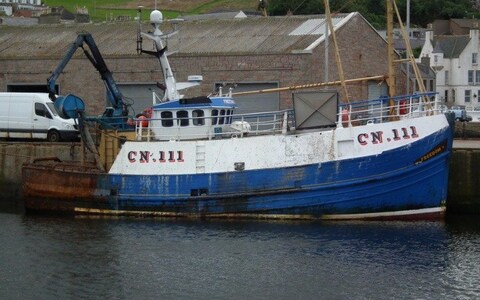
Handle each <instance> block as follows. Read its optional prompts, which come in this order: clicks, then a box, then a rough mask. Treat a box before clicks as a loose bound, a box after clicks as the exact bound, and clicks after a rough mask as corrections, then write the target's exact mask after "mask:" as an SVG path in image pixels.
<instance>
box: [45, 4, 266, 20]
mask: <svg viewBox="0 0 480 300" xmlns="http://www.w3.org/2000/svg"><path fill="white" fill-rule="evenodd" d="M43 2H44V3H45V4H46V5H48V6H64V7H65V8H66V9H68V10H69V11H71V12H75V10H76V8H77V7H87V8H88V11H89V14H90V17H91V18H92V20H93V21H104V20H106V19H111V18H116V17H118V16H130V17H135V16H136V15H137V9H138V6H139V5H141V6H143V7H144V8H143V9H144V11H150V10H152V9H154V8H155V0H142V1H139V0H93V1H92V0H44V1H43ZM156 2H157V9H159V10H161V11H162V12H163V14H164V16H165V17H166V18H175V17H178V16H181V15H189V14H200V13H209V12H214V11H223V10H244V11H255V10H256V8H257V5H258V0H181V1H174V0H157V1H156Z"/></svg>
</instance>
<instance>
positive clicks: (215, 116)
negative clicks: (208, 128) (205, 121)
mask: <svg viewBox="0 0 480 300" xmlns="http://www.w3.org/2000/svg"><path fill="white" fill-rule="evenodd" d="M217 121H218V109H214V110H212V125H217Z"/></svg>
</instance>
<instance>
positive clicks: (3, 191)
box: [0, 141, 81, 201]
mask: <svg viewBox="0 0 480 300" xmlns="http://www.w3.org/2000/svg"><path fill="white" fill-rule="evenodd" d="M80 150H81V144H80V143H47V142H33V143H32V142H3V141H2V142H0V201H2V200H12V199H21V198H22V194H21V189H22V185H21V179H22V164H23V163H26V162H29V161H30V160H33V159H35V158H42V157H58V158H59V159H61V160H67V161H71V160H76V161H80V159H81V157H80V153H81V151H80Z"/></svg>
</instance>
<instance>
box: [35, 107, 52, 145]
mask: <svg viewBox="0 0 480 300" xmlns="http://www.w3.org/2000/svg"><path fill="white" fill-rule="evenodd" d="M52 120H53V117H52V114H51V113H50V111H49V110H48V109H47V107H46V106H45V104H44V103H41V102H36V101H35V104H34V112H33V138H36V139H46V138H47V133H48V129H49V128H50V123H51V122H52Z"/></svg>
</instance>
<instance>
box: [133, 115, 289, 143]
mask: <svg viewBox="0 0 480 300" xmlns="http://www.w3.org/2000/svg"><path fill="white" fill-rule="evenodd" d="M219 119H222V117H221V116H214V117H195V118H168V119H167V118H164V119H154V118H152V119H146V118H141V119H140V118H137V119H134V123H135V133H136V140H138V141H145V140H146V141H150V140H192V139H216V138H243V137H246V136H254V135H267V134H286V133H287V131H288V130H289V129H290V128H293V127H295V123H294V117H293V110H291V109H290V110H283V111H275V112H263V113H249V114H240V115H232V116H223V120H224V121H225V124H212V121H213V120H219ZM186 120H188V122H186ZM162 121H163V122H166V123H168V124H173V125H172V126H168V127H164V126H154V125H153V124H162ZM182 124H188V125H186V126H182ZM194 124H197V125H194Z"/></svg>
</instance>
